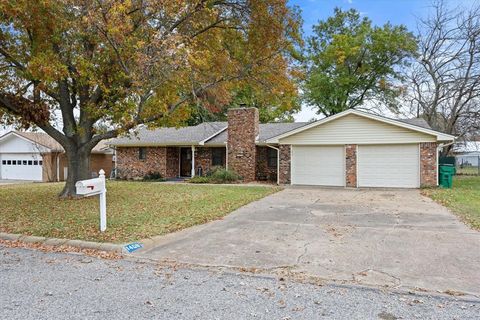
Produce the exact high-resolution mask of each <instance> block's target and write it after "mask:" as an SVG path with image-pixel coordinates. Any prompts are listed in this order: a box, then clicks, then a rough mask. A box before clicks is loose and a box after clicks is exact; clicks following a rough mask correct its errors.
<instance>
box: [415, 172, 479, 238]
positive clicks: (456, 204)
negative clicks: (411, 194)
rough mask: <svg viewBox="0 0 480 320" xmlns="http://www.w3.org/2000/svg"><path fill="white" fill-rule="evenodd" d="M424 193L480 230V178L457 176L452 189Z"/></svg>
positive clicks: (425, 190)
mask: <svg viewBox="0 0 480 320" xmlns="http://www.w3.org/2000/svg"><path fill="white" fill-rule="evenodd" d="M424 193H425V195H427V196H429V197H431V198H432V199H433V200H435V201H438V202H439V203H441V204H443V205H445V206H446V207H448V208H450V209H451V210H452V211H453V212H455V213H456V214H457V215H459V216H460V217H461V218H462V220H464V221H465V222H466V223H468V224H469V225H470V226H472V228H474V229H477V230H480V176H476V177H474V176H456V177H454V179H453V188H452V189H441V188H437V189H424Z"/></svg>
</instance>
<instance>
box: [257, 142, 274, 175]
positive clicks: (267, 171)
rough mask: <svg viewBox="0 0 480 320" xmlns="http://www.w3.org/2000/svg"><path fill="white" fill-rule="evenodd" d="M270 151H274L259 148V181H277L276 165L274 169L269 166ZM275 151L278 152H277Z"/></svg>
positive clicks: (268, 148) (267, 148)
mask: <svg viewBox="0 0 480 320" xmlns="http://www.w3.org/2000/svg"><path fill="white" fill-rule="evenodd" d="M268 150H273V149H272V148H270V147H257V179H258V178H266V179H267V180H268V181H277V165H276V163H275V166H274V167H270V166H269V165H268ZM274 151H275V152H277V150H274ZM258 180H260V179H258Z"/></svg>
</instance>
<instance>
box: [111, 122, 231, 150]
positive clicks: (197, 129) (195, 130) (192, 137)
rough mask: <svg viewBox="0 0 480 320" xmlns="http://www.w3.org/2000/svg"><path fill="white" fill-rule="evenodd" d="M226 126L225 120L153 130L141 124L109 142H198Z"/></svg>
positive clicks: (135, 144)
mask: <svg viewBox="0 0 480 320" xmlns="http://www.w3.org/2000/svg"><path fill="white" fill-rule="evenodd" d="M226 127H227V123H226V122H204V123H201V124H199V125H197V126H191V127H181V128H158V129H153V130H151V129H147V128H146V127H144V126H141V127H138V128H137V129H136V130H135V131H134V132H132V133H131V134H129V135H126V136H122V137H119V138H116V139H113V140H112V141H111V142H110V144H111V145H113V146H142V145H143V146H154V145H181V144H185V145H190V144H198V143H199V142H200V141H203V140H205V139H208V138H210V137H211V136H212V135H214V134H215V133H217V132H219V131H220V130H222V129H225V128H226Z"/></svg>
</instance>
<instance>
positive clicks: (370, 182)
mask: <svg viewBox="0 0 480 320" xmlns="http://www.w3.org/2000/svg"><path fill="white" fill-rule="evenodd" d="M419 165H420V159H419V146H418V144H405V145H360V146H358V153H357V169H358V170H357V175H358V176H357V179H358V181H357V182H358V186H359V187H391V188H418V187H419V186H420V170H419Z"/></svg>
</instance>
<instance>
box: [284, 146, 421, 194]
mask: <svg viewBox="0 0 480 320" xmlns="http://www.w3.org/2000/svg"><path fill="white" fill-rule="evenodd" d="M291 152H292V155H291V159H292V160H291V181H292V184H297V185H322V186H339V187H343V186H345V185H346V179H345V175H346V167H345V146H344V145H340V146H325V145H323V146H292V150H291ZM356 153H357V164H356V166H357V167H356V172H357V186H358V187H396V188H418V187H419V186H420V157H419V145H418V144H400V145H358V146H357V150H356Z"/></svg>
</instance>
